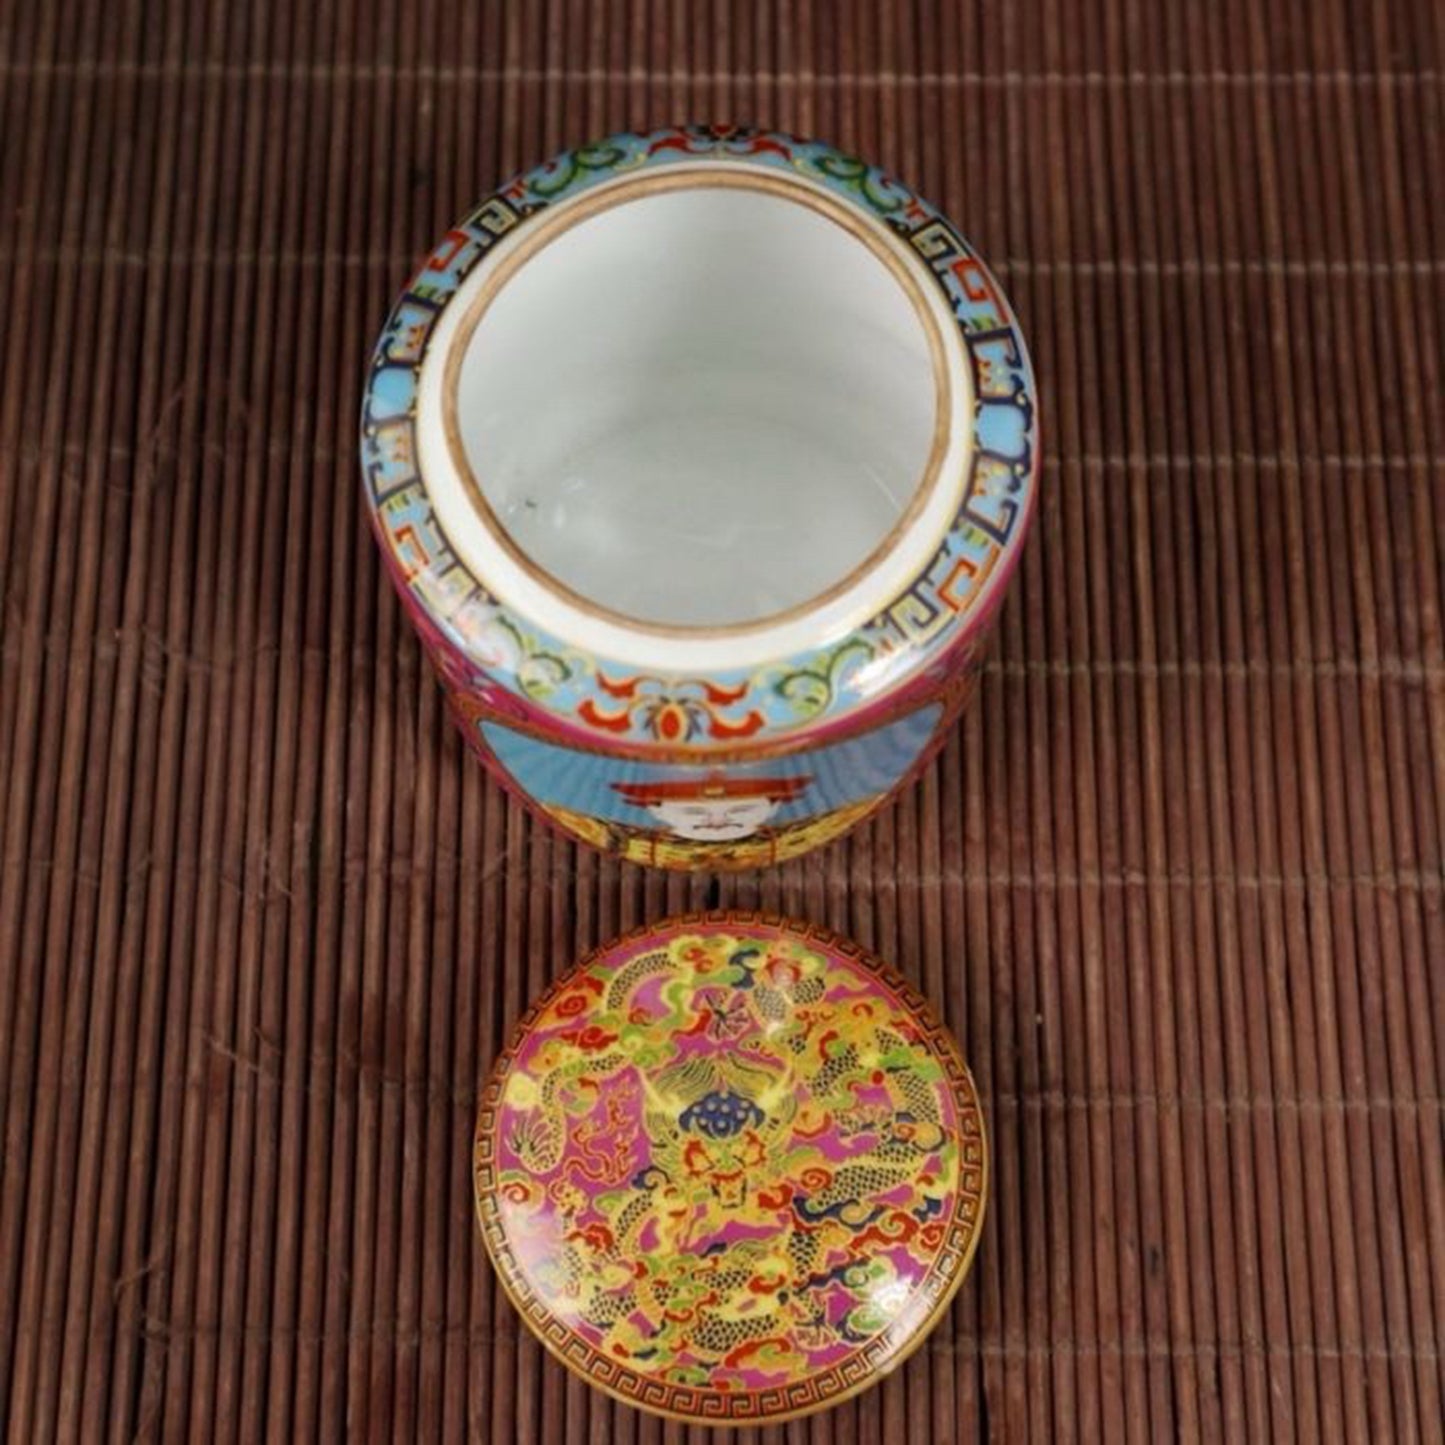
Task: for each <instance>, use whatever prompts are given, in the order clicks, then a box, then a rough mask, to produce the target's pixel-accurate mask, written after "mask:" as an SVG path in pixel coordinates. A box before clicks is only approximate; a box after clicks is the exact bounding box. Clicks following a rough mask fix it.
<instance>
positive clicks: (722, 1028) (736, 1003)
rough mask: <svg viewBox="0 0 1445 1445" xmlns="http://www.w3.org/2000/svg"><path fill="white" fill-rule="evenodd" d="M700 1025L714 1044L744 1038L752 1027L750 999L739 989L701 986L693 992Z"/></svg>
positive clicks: (694, 1005)
mask: <svg viewBox="0 0 1445 1445" xmlns="http://www.w3.org/2000/svg"><path fill="white" fill-rule="evenodd" d="M693 1007H694V1010H695V1011H696V1013H697V1016H698V1021H699V1023H698V1027H700V1028H701V1030H702V1032H703V1033H704V1034H706V1036H707V1037H708V1038H710V1039H712V1040H713V1042H714V1043H726V1042H728V1040H730V1039H740V1038H742V1036H743V1035H744V1034H745V1033H747V1031H748V1030H749V1029H750V1028H751V1027H752V1022H753V1020H752V1015H751V1014H750V1013H749V1012H748V1004H747V999H746V998H745V997H744V995H742V994H741V993H738V992H737V991H736V990H735V989H726V988H700V989H698V991H697V992H696V993H695V994H694V995H693Z"/></svg>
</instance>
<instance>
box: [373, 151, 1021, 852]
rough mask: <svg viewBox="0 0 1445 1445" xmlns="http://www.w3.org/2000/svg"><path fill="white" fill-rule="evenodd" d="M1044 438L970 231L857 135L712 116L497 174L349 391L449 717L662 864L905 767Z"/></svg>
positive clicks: (381, 536)
mask: <svg viewBox="0 0 1445 1445" xmlns="http://www.w3.org/2000/svg"><path fill="white" fill-rule="evenodd" d="M698 297H702V298H703V301H702V302H701V303H697V304H695V298H698ZM1038 455H1039V451H1038V435H1037V417H1036V407H1035V401H1034V392H1033V381H1032V374H1031V371H1030V367H1029V362H1028V357H1027V352H1026V350H1025V348H1024V345H1023V342H1022V338H1021V337H1020V335H1019V333H1018V329H1017V325H1016V322H1015V321H1014V318H1013V316H1012V313H1011V312H1010V310H1009V308H1008V305H1007V302H1006V301H1005V300H1004V298H1003V296H1002V293H1001V292H1000V291H999V289H998V287H997V285H996V283H995V282H994V280H993V278H992V277H991V276H990V275H989V273H988V271H987V268H986V267H985V266H984V264H983V262H982V261H981V260H980V259H979V258H978V257H977V255H975V253H974V252H973V251H972V250H971V249H970V247H969V246H968V243H967V242H966V241H965V240H964V239H963V238H962V237H961V236H960V235H959V234H958V232H957V231H955V230H954V229H953V228H952V227H951V226H950V225H949V223H948V222H947V221H946V220H945V219H944V218H943V217H942V216H940V215H939V214H938V213H937V212H936V211H935V210H933V208H932V207H930V206H929V205H928V204H927V203H926V202H924V201H922V200H921V199H920V198H919V197H917V196H916V195H914V194H913V193H912V192H911V191H909V190H907V189H906V188H905V187H904V186H902V185H901V184H900V183H899V182H898V181H896V180H895V179H893V178H892V177H890V176H888V175H886V174H885V173H883V172H882V171H880V170H878V169H877V168H876V167H871V166H868V165H867V164H866V163H864V162H862V161H859V160H856V159H854V158H852V157H849V156H846V155H843V154H841V153H839V152H837V151H834V150H832V149H831V148H830V147H828V146H826V145H822V144H820V143H818V142H815V141H806V140H801V139H798V138H796V137H791V136H784V135H778V134H774V133H768V132H753V131H742V130H736V129H733V128H728V127H678V128H672V129H669V130H664V131H659V132H654V133H651V134H649V135H625V136H615V137H612V138H610V139H609V140H608V141H606V142H602V143H599V144H597V145H593V146H588V147H583V148H581V149H579V150H577V151H574V152H569V153H567V154H566V155H564V156H561V157H558V158H557V159H556V160H554V161H552V162H549V163H548V164H547V165H545V166H542V167H539V168H537V169H536V170H534V171H531V172H527V173H525V174H523V175H522V176H519V177H517V178H516V179H514V180H513V181H512V182H510V183H509V184H508V185H507V186H505V187H504V188H503V189H502V190H500V191H498V192H497V193H496V194H495V195H493V196H492V197H490V198H489V199H488V200H486V201H485V202H484V203H483V204H482V205H481V206H479V207H478V208H477V210H475V211H474V212H473V213H472V214H471V215H470V216H469V217H467V218H466V219H465V220H464V221H462V222H461V223H459V225H458V226H457V227H456V228H454V229H453V230H452V231H451V232H449V233H448V235H447V236H446V237H445V238H444V239H443V241H442V242H441V244H440V245H439V246H438V247H437V248H436V250H435V251H434V252H433V253H432V255H431V256H429V257H428V258H427V259H426V260H425V261H424V262H423V264H422V266H421V268H420V269H419V271H418V272H417V274H416V275H415V276H414V277H413V278H412V280H411V282H410V283H409V284H408V286H407V288H406V290H405V292H404V293H403V295H402V296H401V298H400V299H399V300H398V301H397V303H396V305H395V307H394V308H393V311H392V314H391V317H390V319H389V320H388V322H387V324H386V326H385V328H384V329H383V332H382V335H381V338H380V340H379V342H378V344H377V347H376V350H375V353H374V355H373V360H372V367H371V372H370V376H369V379H368V383H367V388H366V397H365V401H364V405H363V416H362V444H361V462H362V471H363V476H364V481H365V495H366V500H367V503H368V508H369V514H370V518H371V521H372V524H373V527H374V529H375V531H376V534H377V538H378V541H379V543H380V545H381V552H382V556H383V559H384V561H385V563H386V565H387V567H388V570H389V571H390V573H391V576H392V579H393V581H394V582H395V584H396V586H397V590H398V592H399V594H400V596H401V599H402V602H403V605H404V607H405V608H406V610H407V612H408V615H409V616H410V618H411V620H412V622H413V624H414V626H415V627H416V630H417V632H418V633H419V634H420V636H421V638H422V641H423V643H424V646H425V649H426V651H427V654H428V655H429V657H430V659H431V661H432V663H433V665H434V666H435V668H436V670H437V672H438V673H439V675H440V677H441V681H442V684H443V687H444V688H445V690H446V693H447V697H448V702H449V706H450V709H451V711H452V713H453V715H454V717H455V718H456V720H457V722H458V724H459V726H460V727H461V728H462V731H463V733H464V735H465V738H466V741H467V744H468V746H469V747H470V748H471V749H472V750H473V751H474V752H475V753H476V754H477V756H478V757H480V758H481V759H482V761H483V762H484V764H485V765H486V766H487V768H488V769H489V770H490V771H491V773H492V774H493V776H495V777H496V778H497V780H498V781H499V782H501V783H502V784H503V785H504V786H505V787H507V788H508V789H510V790H511V791H512V792H514V793H515V794H517V795H518V796H519V797H521V798H522V799H524V800H525V801H526V802H527V803H528V804H529V805H530V806H531V807H532V808H534V809H535V810H536V812H537V813H538V814H539V815H540V816H542V817H543V818H545V819H546V820H547V822H549V823H550V824H551V825H552V826H554V827H555V828H557V829H560V830H561V831H562V832H563V833H564V834H565V835H567V836H568V837H570V838H573V839H576V840H578V841H580V842H584V843H587V844H589V845H591V846H593V847H596V848H599V849H602V850H604V851H607V852H609V853H613V854H615V855H617V856H619V857H622V858H625V859H629V860H631V861H634V862H639V863H643V864H648V865H653V866H658V867H664V868H675V869H703V868H707V869H738V868H754V867H761V866H767V865H770V864H773V863H779V862H783V861H785V860H787V859H789V858H793V857H797V856H799V855H800V854H802V853H804V852H806V851H808V850H809V849H811V848H814V847H818V846H820V845H822V844H824V843H827V842H830V841H832V840H833V839H835V838H837V837H839V836H840V835H842V834H843V833H845V832H846V831H847V830H848V829H850V828H852V827H854V826H855V825H857V824H858V823H860V822H861V821H862V820H863V819H865V818H867V817H868V816H870V815H871V814H872V813H873V812H875V811H876V810H877V809H878V808H880V807H881V806H882V805H883V804H884V803H885V802H886V801H887V800H888V799H889V798H890V797H892V796H893V795H894V794H895V793H896V792H897V791H898V790H899V789H900V788H901V787H903V786H905V785H906V784H907V783H908V782H909V781H910V780H911V779H912V778H914V777H915V776H916V775H917V774H918V773H919V772H920V771H921V770H922V768H923V767H924V766H925V765H926V764H927V762H928V760H929V758H930V757H931V756H932V755H933V754H934V752H935V751H936V750H937V749H938V748H939V747H940V746H941V745H942V743H943V742H944V741H945V740H946V738H947V737H948V735H949V732H950V730H951V728H952V727H953V725H954V723H955V721H956V719H957V717H958V715H959V712H960V711H961V709H962V708H963V706H964V705H965V703H966V701H967V699H968V697H969V695H970V693H971V692H972V690H973V688H974V685H975V683H976V680H977V671H978V667H979V662H980V658H981V656H982V653H983V650H984V647H985V644H986V640H987V637H988V634H989V632H990V630H991V628H992V626H993V622H994V618H995V616H996V613H997V609H998V605H999V603H1000V601H1001V598H1002V595H1003V590H1004V587H1005V584H1006V582H1007V580H1008V577H1009V575H1010V574H1011V572H1012V571H1013V568H1014V566H1015V565H1016V563H1017V560H1018V554H1019V551H1020V549H1021V546H1022V542H1023V538H1024V535H1025V532H1026V530H1027V525H1028V521H1029V518H1030V516H1031V513H1032V509H1033V504H1034V493H1035V482H1036V477H1037V469H1038ZM880 496H882V498H883V501H882V502H881V503H880V502H879V497H880ZM880 508H881V510H880ZM674 539H675V543H674ZM694 558H695V560H694ZM734 607H736V611H734V610H733V609H734Z"/></svg>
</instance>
